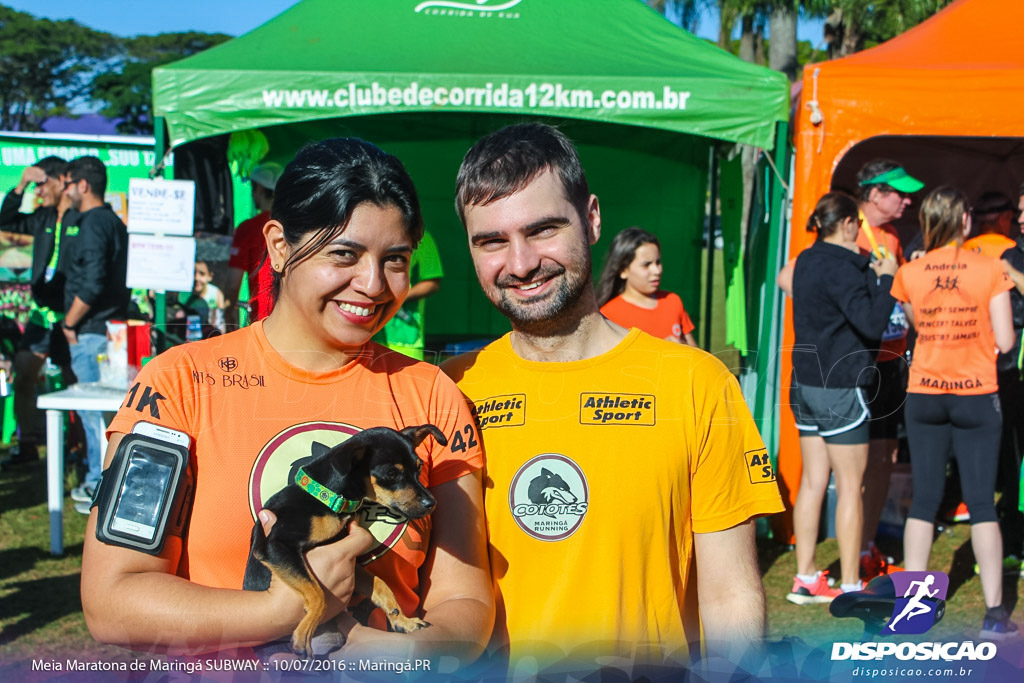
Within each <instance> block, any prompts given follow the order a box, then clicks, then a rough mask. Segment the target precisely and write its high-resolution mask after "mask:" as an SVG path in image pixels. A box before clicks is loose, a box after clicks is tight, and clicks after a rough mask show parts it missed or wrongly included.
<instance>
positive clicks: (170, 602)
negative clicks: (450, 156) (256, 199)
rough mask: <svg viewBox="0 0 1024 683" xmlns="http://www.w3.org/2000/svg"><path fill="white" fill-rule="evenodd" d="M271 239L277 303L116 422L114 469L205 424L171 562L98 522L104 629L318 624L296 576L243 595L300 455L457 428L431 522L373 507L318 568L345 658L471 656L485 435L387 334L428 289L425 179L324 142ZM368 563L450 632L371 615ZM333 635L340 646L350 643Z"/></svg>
mask: <svg viewBox="0 0 1024 683" xmlns="http://www.w3.org/2000/svg"><path fill="white" fill-rule="evenodd" d="M263 235H264V238H265V241H266V243H267V255H268V260H269V262H270V264H271V268H272V272H273V292H274V298H275V300H276V303H275V306H274V309H273V311H272V312H271V313H270V315H269V316H268V317H266V318H264V319H262V320H259V321H257V322H256V323H255V324H253V325H250V326H248V327H245V328H242V329H240V330H236V331H234V332H231V333H229V334H226V335H222V336H219V337H215V338H212V339H207V340H203V341H199V342H194V343H191V344H184V345H182V346H178V347H175V348H173V349H169V350H167V351H165V352H163V353H161V354H160V355H159V356H157V357H156V358H154V359H153V361H152V362H150V363H149V364H147V365H146V367H145V368H143V369H142V371H141V372H140V373H139V376H138V378H137V380H136V381H137V384H136V385H135V387H134V388H133V389H132V390H130V391H129V392H128V397H127V400H126V402H125V404H124V405H123V406H122V407H121V409H120V411H118V413H117V416H116V417H115V418H114V420H113V421H112V422H111V423H110V428H109V432H108V434H109V438H110V446H109V448H108V451H107V458H108V462H110V459H111V458H112V457H113V455H114V453H115V452H116V451H117V448H118V444H119V443H120V442H121V439H122V437H123V436H124V434H127V433H129V432H131V431H132V430H133V428H134V426H135V425H136V423H137V422H138V421H139V420H143V419H144V420H147V421H150V422H154V423H156V424H158V425H160V426H163V427H167V428H169V429H172V430H175V431H179V432H182V433H184V434H186V435H188V436H189V437H190V439H189V441H190V444H191V453H190V468H191V470H192V471H193V473H194V476H195V486H194V488H193V491H194V496H193V498H192V502H191V505H190V521H189V528H188V532H187V534H183V535H182V536H180V537H175V536H171V537H169V538H167V542H166V545H164V547H163V551H162V552H161V553H160V554H159V555H155V556H154V555H149V554H145V553H143V552H139V551H136V550H133V549H128V548H121V547H117V546H114V545H109V544H107V543H103V542H101V541H100V540H98V539H97V538H96V534H95V525H96V519H97V514H93V515H92V516H91V517H90V521H89V527H88V530H87V532H86V537H85V548H84V551H83V556H82V606H83V609H84V613H85V619H86V623H87V624H88V626H89V630H90V632H91V633H92V634H93V636H94V637H95V638H96V639H97V640H101V641H104V642H112V643H120V644H124V645H126V646H130V647H131V648H132V649H136V650H145V649H151V650H160V651H170V652H184V653H191V654H196V653H202V652H211V651H219V652H221V653H222V656H223V654H227V653H232V652H235V653H239V652H240V654H241V655H242V656H246V654H247V653H246V651H247V650H248V648H250V647H252V646H255V645H260V644H262V643H265V642H268V641H271V640H275V639H278V638H281V637H287V636H288V635H289V634H291V633H292V631H293V629H294V628H295V626H296V625H297V624H298V623H299V621H300V620H301V619H302V617H303V613H304V611H303V602H302V599H301V597H300V596H299V594H298V593H297V592H296V591H294V590H292V589H291V588H290V587H289V586H288V585H285V583H284V582H281V581H278V580H272V581H271V583H270V587H269V588H268V589H267V590H265V591H257V590H252V591H250V590H241V589H242V582H243V576H244V573H245V566H246V560H247V556H248V553H249V538H250V533H251V531H252V528H253V524H254V522H256V521H257V520H258V522H259V523H261V524H262V525H263V526H264V530H265V531H267V530H269V528H270V526H271V525H272V524H273V523H274V519H273V516H272V514H271V513H270V511H269V510H266V509H264V503H265V501H266V500H267V499H268V498H270V497H271V496H272V495H274V493H275V492H276V491H277V490H280V489H281V488H283V487H284V486H285V485H287V484H288V483H289V479H290V478H292V481H294V479H293V477H294V475H293V474H292V467H293V466H294V464H295V463H296V462H301V459H303V458H307V457H310V456H311V455H316V454H317V453H318V451H322V450H323V449H324V448H331V447H333V446H335V445H337V444H339V443H341V442H343V441H344V440H345V439H346V438H348V437H349V436H351V435H353V434H356V433H358V432H360V431H362V430H365V429H370V428H373V427H378V426H389V427H392V428H394V429H396V430H397V429H404V428H406V427H409V426H415V425H421V424H425V423H430V424H434V425H436V426H437V427H438V428H439V429H440V430H441V432H442V433H444V434H445V435H446V437H447V438H446V440H440V439H429V440H428V441H424V442H423V444H422V445H421V447H420V448H419V450H418V454H419V457H420V458H421V460H422V468H421V470H420V473H419V477H420V480H421V482H423V484H424V485H425V486H427V487H428V488H429V489H430V491H431V493H432V494H433V496H434V498H435V499H436V501H437V507H436V508H435V509H434V511H433V512H432V513H431V514H430V516H429V517H428V518H424V519H422V520H409V519H406V518H405V517H403V516H401V515H396V514H395V513H394V512H392V511H391V510H389V509H388V508H381V507H377V506H376V505H375V504H372V503H366V502H365V501H359V505H360V506H359V508H358V510H359V512H358V513H357V514H358V515H359V524H355V523H353V525H352V526H351V528H350V534H349V535H348V536H347V537H344V538H342V539H341V540H338V541H335V542H332V543H328V544H325V545H322V546H318V547H315V548H312V549H310V550H309V552H308V553H307V554H306V560H307V567H308V568H309V570H310V571H311V573H313V574H314V575H315V578H316V579H317V580H318V581H320V583H321V584H322V585H323V587H324V588H325V590H326V597H327V600H328V608H327V612H326V613H325V616H329V617H330V618H331V619H333V620H334V624H335V625H336V627H337V629H340V630H341V631H342V632H343V633H344V634H345V636H346V638H345V639H344V641H343V642H344V643H345V645H344V649H343V651H342V652H343V655H345V656H351V657H358V656H359V655H360V654H362V655H363V656H366V655H367V654H369V653H372V654H374V655H392V656H400V657H402V658H419V657H432V656H437V655H441V654H444V655H448V656H454V657H456V658H458V659H459V660H461V661H462V662H463V663H468V662H470V661H472V660H474V659H476V657H477V656H479V655H480V653H481V652H482V651H483V648H484V645H485V644H486V642H487V638H488V636H489V634H490V631H491V626H492V623H493V619H494V598H493V593H492V591H491V578H490V571H489V568H488V563H487V550H486V536H485V531H484V521H483V488H482V484H481V481H482V474H481V470H482V467H483V454H482V452H481V450H480V448H479V437H478V436H477V435H476V432H475V431H474V429H473V426H472V425H473V419H472V415H471V414H470V412H469V409H468V408H467V406H466V404H465V399H464V397H463V396H462V394H461V393H459V390H458V388H457V387H456V386H455V384H454V383H453V382H452V381H451V380H450V379H448V377H446V376H445V375H443V374H442V373H441V372H440V370H439V369H438V368H437V367H436V366H432V365H430V364H429V363H423V362H420V361H415V360H413V359H411V358H408V357H406V356H403V355H401V354H398V353H393V352H390V351H388V350H387V349H385V348H383V347H381V346H379V345H377V344H374V343H373V342H372V341H371V338H372V337H373V335H374V334H376V333H377V332H379V331H380V330H381V328H383V327H384V325H385V324H386V323H387V322H388V320H389V319H390V318H391V317H392V316H393V315H394V314H395V312H396V311H397V310H398V309H399V308H400V307H401V305H402V302H403V300H404V299H405V297H406V295H407V293H408V291H409V258H410V256H411V254H412V252H413V249H414V248H415V247H416V244H417V243H418V242H419V240H420V238H421V237H422V235H423V219H422V215H421V213H420V205H419V200H418V199H417V196H416V190H415V188H414V187H413V184H412V179H411V178H409V175H408V173H406V171H405V168H404V167H403V166H402V164H401V162H400V161H399V160H398V159H397V158H395V157H394V156H392V155H390V154H387V153H385V152H384V151H382V150H380V149H379V148H377V147H375V146H374V145H372V144H370V143H368V142H364V141H362V140H357V139H354V138H333V139H329V140H324V141H321V142H317V143H311V144H309V145H307V146H305V147H303V148H302V149H301V150H299V152H298V153H297V154H296V156H295V158H294V159H293V160H292V161H291V162H290V163H289V164H288V166H287V168H285V170H284V174H283V175H282V176H281V179H280V180H279V181H278V183H277V187H276V190H275V195H274V206H273V209H272V210H271V214H270V219H269V220H268V221H267V223H266V225H265V227H264V228H263ZM136 394H139V395H140V396H141V398H140V397H137V396H136ZM136 400H137V402H136ZM147 406H148V410H147ZM318 446H319V448H318ZM334 493H335V495H340V494H339V493H338V492H334ZM360 525H361V526H362V528H360ZM364 529H365V530H364ZM367 550H369V552H366V554H363V553H364V552H365V551H367ZM357 556H359V557H358V558H357ZM357 561H358V562H359V564H360V565H361V566H365V568H366V571H367V572H369V573H370V574H372V575H374V576H377V577H380V578H381V579H383V580H385V581H386V582H387V584H388V586H389V587H391V589H392V590H393V591H394V593H395V595H396V597H397V599H398V601H399V603H400V604H401V605H402V610H403V611H404V612H405V613H406V614H407V615H410V616H411V615H415V616H422V617H423V618H424V619H425V620H426V621H428V622H429V623H430V624H431V626H430V627H429V628H426V629H422V630H420V631H417V632H415V633H391V632H386V631H385V630H382V629H383V628H386V626H385V624H384V623H383V621H382V619H381V617H382V616H383V615H382V614H380V613H379V612H375V614H373V615H371V617H370V624H369V625H366V626H364V625H361V624H357V623H355V621H354V620H353V618H352V616H351V615H350V614H349V613H348V611H347V610H346V607H347V606H348V604H349V599H350V597H351V595H352V592H353V590H354V585H355V583H356V581H357V578H356V576H355V563H356V562H357ZM360 576H362V575H360ZM360 592H361V593H362V594H363V595H367V594H368V592H367V589H366V588H363V589H362V590H361V591H360ZM112 596H116V599H112ZM403 603H404V604H403ZM335 617H336V618H335ZM322 644H323V645H324V646H325V647H324V648H323V649H322V650H321V651H320V652H319V653H321V654H322V652H323V650H327V649H330V648H331V647H333V646H334V645H335V644H337V639H335V638H331V637H328V638H325V639H323V643H322ZM316 648H317V644H316V641H314V649H316Z"/></svg>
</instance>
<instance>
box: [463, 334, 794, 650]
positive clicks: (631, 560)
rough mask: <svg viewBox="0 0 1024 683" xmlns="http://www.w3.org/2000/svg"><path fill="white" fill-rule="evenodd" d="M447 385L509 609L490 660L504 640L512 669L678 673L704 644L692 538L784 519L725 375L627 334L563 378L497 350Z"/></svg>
mask: <svg viewBox="0 0 1024 683" xmlns="http://www.w3.org/2000/svg"><path fill="white" fill-rule="evenodd" d="M444 370H445V372H447V373H448V374H449V375H450V376H451V377H452V378H453V379H454V380H455V381H456V383H458V385H459V388H460V389H462V391H463V393H465V394H466V395H467V396H468V397H469V398H470V399H471V400H472V401H473V403H474V406H475V413H476V416H477V421H478V423H479V425H480V426H481V427H482V430H483V431H482V432H481V436H482V439H483V445H484V451H485V453H486V455H487V464H486V472H487V478H486V480H485V506H486V511H487V524H488V532H489V537H490V543H491V548H490V556H491V571H492V572H493V574H494V580H495V582H496V585H497V586H498V588H499V589H500V596H499V600H500V601H501V602H503V605H504V610H503V611H504V614H502V613H501V612H502V610H501V603H499V615H498V617H499V618H498V624H497V626H496V627H495V638H494V642H492V647H493V648H495V649H497V648H501V647H502V646H503V643H502V642H501V641H502V640H503V638H507V639H508V642H509V643H510V647H511V650H510V657H511V660H512V664H513V666H515V663H516V661H517V660H519V659H520V658H522V657H524V656H534V657H537V661H538V664H539V666H540V667H541V668H544V666H551V665H553V664H555V663H557V662H558V661H562V660H568V661H570V662H572V663H583V664H586V663H587V662H590V663H594V661H595V660H594V659H593V658H594V657H597V656H599V655H616V656H620V657H625V658H627V659H633V660H634V661H651V660H652V659H655V660H660V659H662V658H668V659H671V660H675V661H685V660H687V659H688V653H689V648H690V647H692V646H694V645H695V644H696V643H697V642H698V641H699V639H700V627H699V615H698V611H697V602H696V598H697V593H696V581H695V580H694V565H693V534H694V532H698V533H705V532H713V531H720V530H724V529H728V528H730V527H733V526H735V525H737V524H740V523H742V522H744V521H746V520H748V519H750V518H751V517H754V516H757V515H764V514H769V513H774V512H780V511H781V510H782V509H783V506H782V501H781V499H780V497H779V492H778V487H777V485H776V483H775V475H774V473H773V471H772V468H771V465H770V464H769V461H768V457H767V454H766V452H765V447H764V444H763V442H762V441H761V437H760V435H759V434H758V432H757V429H756V428H755V426H754V422H753V420H752V419H751V416H750V412H749V410H748V409H747V406H746V404H745V403H744V401H743V396H742V394H741V393H740V388H739V384H738V383H737V382H736V380H735V378H734V377H733V376H732V375H731V374H730V373H729V371H728V370H727V369H726V367H725V366H724V365H723V364H722V363H721V362H719V361H718V359H716V358H715V357H714V356H711V355H710V354H707V353H705V352H703V351H700V350H698V349H694V348H692V347H688V346H682V345H679V344H673V343H671V342H666V341H663V340H660V339H655V338H654V337H651V336H649V335H647V334H645V333H642V332H640V331H639V330H636V329H634V330H631V331H630V332H629V333H628V335H627V336H626V337H625V338H624V339H623V340H622V341H621V342H620V343H619V344H618V345H617V346H616V347H615V348H614V349H612V350H611V351H609V352H607V353H605V354H603V355H601V356H598V357H596V358H590V359H586V360H581V361H574V362H567V363H542V362H532V361H526V360H523V359H521V358H519V357H518V356H517V355H516V354H515V352H514V351H513V349H512V346H511V343H510V337H509V336H508V335H506V336H505V337H502V338H501V339H499V340H497V341H495V342H493V343H492V344H490V345H489V346H487V347H486V348H484V349H482V350H481V351H478V352H475V353H471V354H467V355H464V356H460V357H458V358H455V359H452V360H451V361H449V362H448V363H446V364H445V366H444ZM503 626H504V627H507V634H506V633H504V632H503V631H504V629H503ZM649 645H650V646H649ZM652 648H653V649H652Z"/></svg>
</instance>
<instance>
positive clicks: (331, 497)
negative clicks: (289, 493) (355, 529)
mask: <svg viewBox="0 0 1024 683" xmlns="http://www.w3.org/2000/svg"><path fill="white" fill-rule="evenodd" d="M295 483H296V484H298V485H299V488H301V489H302V490H303V491H305V492H306V493H308V494H309V495H311V496H313V497H314V498H316V499H317V500H319V501H320V502H321V503H323V504H324V505H326V506H327V507H329V508H330V509H331V510H332V511H333V512H355V511H356V510H358V509H359V508H360V507H362V505H363V501H361V500H349V499H348V498H343V497H342V496H339V495H338V494H337V493H335V492H334V491H332V490H330V489H329V488H327V487H326V486H324V485H323V484H321V483H320V482H318V481H317V480H316V479H314V478H313V477H311V476H309V475H308V474H306V471H305V470H304V469H302V468H301V467H300V468H299V471H298V472H296V473H295Z"/></svg>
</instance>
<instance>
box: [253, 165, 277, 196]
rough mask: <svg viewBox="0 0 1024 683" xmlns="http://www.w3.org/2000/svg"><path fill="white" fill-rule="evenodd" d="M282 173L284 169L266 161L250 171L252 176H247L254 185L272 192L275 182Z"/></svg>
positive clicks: (275, 185)
mask: <svg viewBox="0 0 1024 683" xmlns="http://www.w3.org/2000/svg"><path fill="white" fill-rule="evenodd" d="M282 173H284V167H283V166H282V165H281V164H275V163H274V162H273V161H268V162H267V163H265V164H260V165H259V166H257V167H256V168H254V169H253V170H252V175H251V176H249V180H251V181H252V182H254V183H256V184H257V185H259V186H261V187H265V188H267V189H268V190H271V191H273V189H274V188H275V187H277V181H278V180H280V179H281V174H282Z"/></svg>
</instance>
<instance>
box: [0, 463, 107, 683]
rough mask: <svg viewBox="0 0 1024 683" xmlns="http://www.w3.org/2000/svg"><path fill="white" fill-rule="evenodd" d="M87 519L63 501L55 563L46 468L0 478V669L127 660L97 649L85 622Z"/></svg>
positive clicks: (34, 467)
mask: <svg viewBox="0 0 1024 683" xmlns="http://www.w3.org/2000/svg"><path fill="white" fill-rule="evenodd" d="M72 476H73V475H72ZM72 481H73V479H70V478H69V480H68V487H69V488H70V485H71V483H72ZM85 520H86V517H85V516H84V515H80V514H78V513H77V512H75V511H74V509H73V508H72V502H71V499H70V498H66V499H65V501H64V547H65V554H64V556H63V557H52V556H51V555H50V523H49V513H48V512H47V509H46V469H45V462H44V461H43V460H40V461H39V464H38V465H31V466H22V467H19V468H12V469H10V470H5V471H3V472H0V667H3V668H5V669H6V668H7V667H13V669H14V670H18V669H22V668H24V667H27V666H28V662H29V660H31V659H32V658H38V657H44V658H48V657H50V656H54V657H58V658H62V657H63V656H66V655H68V654H69V653H74V654H77V655H80V656H81V657H82V658H87V659H104V660H111V659H114V658H117V659H124V658H125V656H126V653H125V651H124V650H121V649H120V648H116V647H110V646H103V645H100V644H98V643H96V642H95V641H94V640H93V639H92V638H91V637H90V636H89V631H88V630H87V629H86V626H85V619H84V618H83V616H82V602H81V598H80V597H79V577H80V574H81V569H82V539H83V537H84V535H85ZM8 672H10V669H8ZM7 680H15V678H8V679H7Z"/></svg>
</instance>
